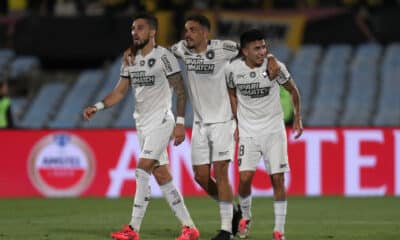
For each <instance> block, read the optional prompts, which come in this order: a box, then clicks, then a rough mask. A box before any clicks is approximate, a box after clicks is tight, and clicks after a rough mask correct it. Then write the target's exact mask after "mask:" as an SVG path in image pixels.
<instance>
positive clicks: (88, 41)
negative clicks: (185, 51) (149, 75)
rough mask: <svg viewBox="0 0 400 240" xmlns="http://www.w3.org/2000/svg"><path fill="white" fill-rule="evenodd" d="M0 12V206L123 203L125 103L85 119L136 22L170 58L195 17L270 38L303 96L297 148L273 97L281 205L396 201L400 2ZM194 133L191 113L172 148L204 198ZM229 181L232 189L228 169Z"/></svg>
mask: <svg viewBox="0 0 400 240" xmlns="http://www.w3.org/2000/svg"><path fill="white" fill-rule="evenodd" d="M0 4H1V5H0V82H1V83H2V86H3V85H7V87H4V88H3V87H2V88H1V89H2V92H0V96H1V104H0V113H1V114H2V115H3V116H0V125H1V126H2V127H5V128H13V129H11V130H10V129H9V130H3V131H0V136H1V137H0V158H1V160H4V161H5V162H7V164H6V165H5V166H3V167H2V168H1V170H0V171H1V174H0V178H1V179H0V180H1V181H0V189H1V190H0V196H43V195H45V196H79V195H90V196H92V195H95V196H111V197H115V196H120V195H132V193H133V191H132V188H134V186H135V185H134V167H135V166H136V160H137V157H138V155H139V152H140V150H139V145H138V143H137V139H136V132H135V130H134V126H135V123H134V121H133V119H132V112H133V110H134V109H133V104H132V102H133V97H132V94H131V93H130V92H129V93H128V95H127V96H126V97H125V99H124V100H123V101H122V102H121V103H119V104H118V105H117V106H115V107H113V108H110V109H107V110H104V111H102V112H100V113H99V114H96V116H95V118H94V119H93V120H92V121H90V122H84V121H83V119H82V110H83V109H84V107H85V106H88V105H91V104H93V103H95V102H97V101H99V100H101V99H102V98H103V97H104V96H105V95H106V94H107V93H108V92H109V91H110V90H111V89H112V88H113V87H114V85H115V84H116V82H117V80H118V78H119V69H120V65H121V56H122V52H123V50H124V49H126V48H127V47H128V46H129V44H130V42H131V36H130V26H131V17H132V16H133V14H134V13H136V12H138V11H149V12H153V13H154V14H156V16H157V17H158V19H159V23H160V26H159V31H158V36H157V41H158V43H159V44H160V45H163V46H167V47H168V46H170V45H171V44H173V43H175V42H176V41H178V40H180V39H181V37H182V29H183V21H184V19H185V16H187V15H188V14H192V13H202V14H205V15H206V16H208V17H209V18H210V20H211V23H212V37H213V38H217V39H231V40H238V37H239V34H240V33H241V32H242V31H244V30H247V29H250V28H259V29H261V30H262V31H263V32H264V33H265V36H266V39H267V41H268V48H269V50H270V51H271V52H272V53H273V54H274V55H275V56H276V57H277V58H278V59H279V60H281V61H283V62H284V63H286V65H287V66H288V69H289V71H290V72H291V73H292V75H293V77H294V79H295V81H296V83H297V85H298V87H299V89H300V93H301V96H302V105H303V109H302V116H303V123H304V126H305V128H306V129H305V132H304V134H303V136H302V138H301V139H300V140H298V141H294V140H293V138H292V136H291V133H290V123H291V119H292V112H291V105H290V98H289V95H288V94H287V93H286V92H285V91H283V90H282V91H281V100H282V106H283V108H284V110H285V121H286V123H287V124H288V137H289V139H288V141H289V159H293V160H291V164H292V169H295V170H296V171H293V173H292V175H291V176H290V178H288V183H287V186H288V192H289V194H294V195H357V196H359V195H361V196H365V195H368V196H369V195H373V196H381V195H400V129H399V126H400V94H398V92H399V90H400V27H398V25H397V24H399V23H400V1H396V0H392V1H383V0H366V1H357V0H327V1H318V0H301V1H291V0H249V1H240V0H218V1H207V0H206V1H200V0H192V1H189V0H186V1H185V0H147V1H139V0H138V1H131V0H1V1H0ZM4 89H6V90H4ZM10 106H11V108H10ZM192 120H193V113H192V109H191V105H190V103H188V105H187V111H186V121H185V124H186V126H187V141H185V143H184V144H182V146H180V147H178V148H175V147H171V146H170V147H169V153H170V158H171V168H172V171H173V174H174V177H175V179H176V181H177V182H178V185H179V187H180V188H181V190H182V191H183V193H184V194H185V195H204V192H202V191H201V189H200V188H199V187H198V186H197V185H196V183H195V182H194V181H193V179H192V177H191V174H192V173H191V167H190V166H191V165H190V134H191V127H192ZM258 172H259V173H260V174H259V175H257V176H259V177H257V179H256V181H255V183H254V189H255V194H256V195H261V196H270V195H271V193H272V192H271V188H270V185H269V183H268V181H265V179H266V177H267V175H266V173H265V170H264V168H263V167H262V164H261V165H260V169H259V170H258ZM231 177H232V180H233V182H234V183H237V167H236V166H233V169H232V172H231ZM10 184H11V185H12V186H16V187H12V188H10ZM153 184H154V185H156V184H155V183H154V182H153ZM234 186H235V188H236V184H234ZM155 189H157V188H155ZM155 191H156V190H155ZM153 194H154V195H157V196H160V192H154V193H153Z"/></svg>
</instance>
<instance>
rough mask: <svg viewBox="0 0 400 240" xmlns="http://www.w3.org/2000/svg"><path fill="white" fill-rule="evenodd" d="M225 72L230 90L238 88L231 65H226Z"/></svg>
mask: <svg viewBox="0 0 400 240" xmlns="http://www.w3.org/2000/svg"><path fill="white" fill-rule="evenodd" d="M224 71H225V80H226V85H227V86H228V88H236V83H235V75H234V73H233V69H232V67H231V64H228V65H225V68H224Z"/></svg>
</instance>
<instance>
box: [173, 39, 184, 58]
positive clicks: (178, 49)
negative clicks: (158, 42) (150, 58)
mask: <svg viewBox="0 0 400 240" xmlns="http://www.w3.org/2000/svg"><path fill="white" fill-rule="evenodd" d="M185 48H186V47H185V44H184V41H183V40H181V41H179V42H177V43H175V44H174V45H172V46H171V48H170V50H171V52H172V53H173V54H174V55H175V57H177V58H183V55H184V52H185Z"/></svg>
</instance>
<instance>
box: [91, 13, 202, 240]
mask: <svg viewBox="0 0 400 240" xmlns="http://www.w3.org/2000/svg"><path fill="white" fill-rule="evenodd" d="M157 26H158V21H157V19H156V18H155V17H154V16H153V15H150V14H147V13H142V14H138V15H137V16H135V17H134V19H133V23H132V27H131V28H132V29H131V34H132V37H133V48H134V49H135V50H134V51H135V60H134V64H133V65H132V66H127V65H125V64H123V65H122V67H121V76H120V80H119V82H118V83H117V85H116V87H115V88H114V90H112V92H111V93H110V94H109V95H107V96H106V97H105V98H104V99H103V101H101V102H98V103H96V104H95V105H94V106H90V107H87V108H86V109H85V110H84V113H83V115H84V118H85V119H87V120H88V119H90V118H91V117H92V116H93V115H94V114H95V113H96V112H97V111H99V110H101V109H104V108H108V107H111V106H113V105H114V104H116V103H118V102H119V101H121V100H122V98H123V97H124V96H125V94H126V92H127V91H128V88H129V86H131V87H132V90H133V93H134V96H135V112H134V118H135V119H136V127H137V133H138V137H139V142H140V146H141V154H140V159H139V162H138V164H137V167H136V193H135V199H134V203H133V210H132V218H131V221H130V223H129V225H125V226H123V228H122V230H121V231H118V232H113V233H111V236H112V237H113V238H114V239H117V240H128V239H129V240H139V231H140V226H141V223H142V220H143V217H144V214H145V212H146V208H147V205H148V202H149V197H150V190H149V181H150V176H151V174H152V173H153V174H154V176H155V178H156V180H157V183H158V184H159V185H160V189H161V191H162V193H163V195H164V197H165V198H166V200H167V201H168V204H169V206H170V207H171V209H172V210H173V211H174V213H175V215H176V216H177V218H178V219H179V221H180V222H181V223H182V233H181V235H180V236H179V237H178V238H177V240H196V239H198V238H199V236H200V234H199V231H198V230H197V229H196V227H195V225H194V223H193V221H192V218H191V216H190V215H189V212H188V211H187V209H186V206H185V203H184V200H183V198H182V195H181V193H180V192H179V190H178V189H177V188H176V186H175V185H174V184H173V181H172V176H171V173H170V172H169V169H168V156H167V151H166V148H167V145H168V143H169V141H170V138H171V135H173V137H174V138H175V145H178V144H180V143H181V142H183V141H184V139H185V128H184V118H183V117H184V115H185V104H186V93H185V87H184V82H183V79H182V76H181V73H180V69H179V64H178V61H177V59H176V58H175V57H174V55H173V54H172V53H171V52H170V51H169V50H167V49H165V48H163V47H161V46H158V45H156V43H155V35H156V32H157ZM171 87H172V88H173V89H174V90H175V93H176V95H177V119H176V124H175V121H174V116H173V113H172V111H171V102H172V99H171V98H172V91H171Z"/></svg>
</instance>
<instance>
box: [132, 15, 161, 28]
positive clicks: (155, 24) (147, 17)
mask: <svg viewBox="0 0 400 240" xmlns="http://www.w3.org/2000/svg"><path fill="white" fill-rule="evenodd" d="M140 18H141V19H145V20H146V22H147V23H148V24H149V25H150V27H151V28H154V29H155V30H157V29H158V20H157V18H156V17H155V16H154V15H153V14H151V13H138V14H135V16H134V17H133V21H135V20H136V19H140Z"/></svg>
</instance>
